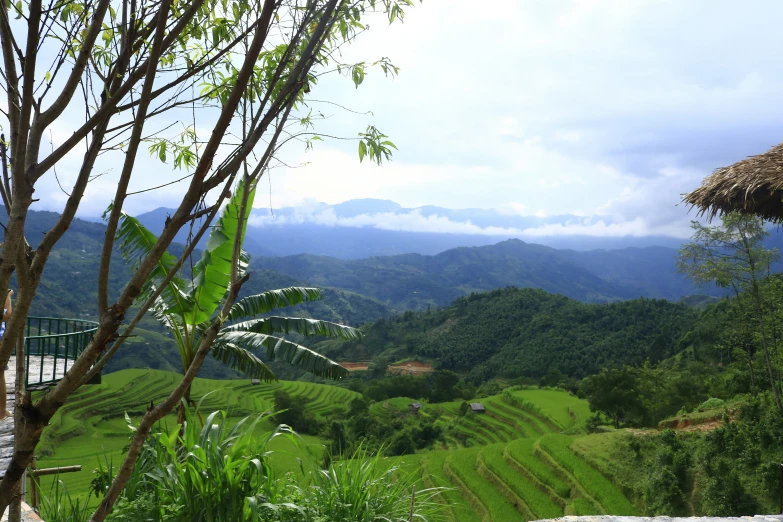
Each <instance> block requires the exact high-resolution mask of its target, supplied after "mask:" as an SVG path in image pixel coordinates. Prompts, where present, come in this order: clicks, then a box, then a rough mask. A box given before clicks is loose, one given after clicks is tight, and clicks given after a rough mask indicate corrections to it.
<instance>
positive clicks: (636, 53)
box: [39, 0, 783, 237]
mask: <svg viewBox="0 0 783 522" xmlns="http://www.w3.org/2000/svg"><path fill="white" fill-rule="evenodd" d="M782 16H783V4H781V3H779V2H774V1H772V0H769V1H747V2H742V3H737V2H735V1H729V0H726V1H716V0H712V1H709V2H707V1H700V0H689V1H688V2H682V1H681V0H675V1H667V0H655V1H642V0H638V1H637V0H596V1H588V0H585V1H576V0H575V1H566V0H559V1H555V2H553V1H545V0H518V1H512V0H493V1H492V2H475V1H470V0H424V2H423V3H418V2H417V3H416V5H415V7H414V8H412V9H411V10H410V11H409V12H408V15H407V16H406V18H405V23H404V24H394V25H393V26H390V27H389V26H388V25H387V24H386V23H385V21H384V20H383V19H381V18H377V20H372V21H371V23H370V30H369V31H368V32H367V33H366V34H363V35H361V36H360V38H359V39H358V41H357V43H356V44H355V45H353V46H350V47H349V48H347V49H346V51H345V53H344V56H343V60H344V61H346V62H349V61H354V60H368V61H372V60H374V59H378V58H380V57H383V56H387V57H389V58H390V59H391V61H392V62H393V63H394V64H396V65H398V66H399V67H400V74H399V76H398V77H396V78H393V79H391V78H386V77H384V75H383V73H381V72H380V71H379V70H371V71H369V72H368V75H367V77H366V80H365V82H364V83H363V84H362V85H361V86H360V87H359V88H358V89H355V88H354V86H353V84H352V83H351V82H350V80H348V79H347V78H341V77H337V76H334V77H326V78H324V79H323V80H322V81H321V82H320V83H319V84H318V86H317V88H316V89H314V90H313V92H312V96H313V97H314V98H316V99H318V100H326V101H329V102H333V103H336V104H339V105H342V106H344V107H347V108H349V109H351V110H352V111H357V112H359V113H364V114H356V113H353V112H348V111H345V110H342V109H340V108H339V107H337V106H336V105H332V104H328V103H323V102H315V101H314V102H312V104H311V106H312V107H313V109H314V110H316V111H322V112H323V113H324V114H326V115H327V116H329V118H328V119H327V120H326V121H325V122H323V123H322V124H319V125H320V126H319V127H318V132H323V133H324V134H330V135H336V136H343V137H355V136H356V135H357V133H358V132H359V131H361V130H363V129H364V128H365V126H366V125H368V124H372V125H375V126H377V127H378V128H379V129H380V130H381V131H383V132H384V133H386V134H387V135H389V137H390V139H391V140H392V141H393V142H394V143H395V144H396V145H397V147H398V148H399V151H397V152H396V153H395V155H394V159H393V161H391V162H388V163H386V164H384V165H383V166H382V167H378V166H374V165H370V164H368V162H367V161H365V162H364V163H361V164H360V163H359V160H358V156H357V152H356V142H355V141H341V140H329V139H327V140H325V141H323V142H318V143H316V146H315V148H314V149H313V150H311V151H305V150H304V147H303V146H302V145H301V144H299V143H294V144H292V146H291V147H288V148H287V149H286V150H285V151H284V152H283V157H282V159H284V161H285V163H286V164H287V165H289V166H290V167H286V168H276V169H274V170H273V171H272V172H271V174H270V176H269V178H268V179H267V180H266V182H265V183H266V184H265V185H264V186H263V190H262V191H260V192H259V195H258V197H257V199H256V205H257V206H270V205H271V206H273V207H276V208H277V207H282V206H294V205H307V204H312V202H314V201H320V202H326V203H331V204H334V203H339V202H342V201H346V200H349V199H354V198H381V199H388V200H393V201H396V202H398V203H400V204H402V205H403V206H406V207H416V206H421V205H437V206H442V207H446V208H474V207H478V208H485V209H497V210H498V211H500V212H505V213H512V214H520V215H556V214H574V215H578V216H607V218H608V219H607V223H610V224H608V225H607V224H601V225H600V226H597V225H596V224H595V221H594V220H590V223H591V224H590V225H585V224H581V223H580V222H576V223H575V224H573V225H572V226H573V227H574V228H575V230H568V231H565V232H569V233H570V232H574V231H576V232H577V233H579V232H582V233H589V234H596V235H623V234H631V235H675V236H682V237H684V236H686V235H688V224H689V220H690V219H693V218H694V217H695V214H694V213H693V212H691V213H688V209H687V208H686V207H684V206H683V205H682V204H680V205H678V203H679V202H680V199H681V195H682V194H683V193H685V192H687V191H690V190H692V189H694V188H696V187H697V186H698V185H699V184H700V182H701V180H702V179H703V178H704V177H705V176H706V175H708V174H709V173H710V172H711V171H712V170H713V169H715V168H718V167H722V166H725V165H728V164H731V163H734V162H735V161H738V160H740V159H742V158H744V157H746V156H748V155H752V154H759V153H762V152H764V151H766V150H767V149H768V148H770V147H771V146H773V145H775V144H777V143H779V142H780V141H783V104H781V103H780V99H781V95H782V94H783V68H781V67H777V66H776V64H777V63H778V61H779V60H778V59H777V58H778V54H779V48H780V43H779V41H778V40H779V39H778V38H777V34H778V32H779V28H778V27H777V25H778V21H779V20H780V19H781V17H782ZM367 111H372V114H368V113H366V112H367ZM63 132H64V131H63ZM56 134H57V133H56V132H55V135H54V140H55V141H57V136H56ZM138 167H139V169H140V170H142V171H144V172H143V173H142V175H140V176H139V178H138V179H137V181H136V182H135V183H136V184H137V188H141V187H143V186H145V183H146V184H148V185H151V184H154V182H155V180H158V179H161V178H162V177H166V176H170V177H171V178H172V179H173V178H174V177H176V173H169V172H161V169H163V168H164V167H161V166H160V165H159V164H154V163H153V162H152V160H149V159H147V158H143V159H142V160H140V163H139V166H138ZM65 170H67V169H65ZM107 172H108V173H107V175H106V176H104V178H103V179H102V180H99V183H96V185H95V187H94V188H91V189H90V190H91V193H90V197H89V198H87V200H86V201H85V204H84V205H83V208H82V209H81V210H80V214H82V215H98V214H100V212H101V211H102V210H103V208H105V206H106V204H108V200H106V197H107V196H106V195H107V194H110V190H111V188H112V183H113V181H112V177H113V173H112V169H111V166H108V167H107ZM62 175H63V176H64V177H67V176H68V173H67V172H62ZM175 189H176V187H174V188H172V189H170V190H171V192H167V191H161V192H159V193H154V194H148V195H145V196H143V197H142V196H139V197H135V198H131V200H129V201H128V208H129V210H130V211H131V212H134V213H139V212H143V211H145V210H151V209H153V208H156V207H159V206H172V203H171V198H172V197H175V194H176V190H175ZM47 191H48V192H49V194H50V196H51V197H46V194H47ZM39 192H43V193H44V196H45V197H44V198H42V202H41V205H42V206H43V207H46V206H50V207H53V208H54V207H56V206H57V205H58V203H57V201H62V200H63V198H64V197H65V196H64V195H63V194H62V193H60V195H59V196H57V193H58V190H57V186H56V184H54V183H49V184H48V185H47V186H46V187H45V188H43V189H42V190H41V191H39ZM109 197H110V196H109ZM58 198H59V199H58ZM49 202H51V203H49ZM609 218H610V219H609ZM411 226H414V227H415V225H411ZM586 227H588V228H586ZM576 229H578V230H576ZM559 232H564V231H563V230H560V231H559ZM554 233H558V231H555V232H554Z"/></svg>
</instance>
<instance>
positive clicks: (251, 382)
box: [250, 379, 261, 384]
mask: <svg viewBox="0 0 783 522" xmlns="http://www.w3.org/2000/svg"><path fill="white" fill-rule="evenodd" d="M250 384H261V381H260V380H259V379H250Z"/></svg>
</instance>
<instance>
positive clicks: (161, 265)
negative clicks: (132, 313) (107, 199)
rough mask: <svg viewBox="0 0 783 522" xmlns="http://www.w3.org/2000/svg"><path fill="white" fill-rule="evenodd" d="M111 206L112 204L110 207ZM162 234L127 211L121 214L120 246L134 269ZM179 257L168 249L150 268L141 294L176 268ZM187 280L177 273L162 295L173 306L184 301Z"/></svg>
mask: <svg viewBox="0 0 783 522" xmlns="http://www.w3.org/2000/svg"><path fill="white" fill-rule="evenodd" d="M110 208H111V207H110ZM157 241H158V238H157V237H156V236H155V234H153V233H152V232H150V231H149V230H148V229H147V228H146V227H145V226H144V225H142V224H141V222H140V221H139V220H138V219H136V218H135V217H133V216H129V215H128V214H126V213H125V212H122V213H121V214H120V220H119V223H118V227H117V249H118V250H119V251H120V254H121V255H122V257H123V259H125V260H126V261H128V262H129V263H130V266H131V270H136V269H137V268H138V266H139V263H141V261H142V260H143V259H144V258H145V257H147V254H149V253H150V251H151V250H152V247H153V246H155V243H157ZM176 263H177V258H176V257H174V256H173V255H171V254H170V253H168V252H164V253H163V255H162V256H160V259H159V260H158V262H157V264H156V265H155V268H154V269H153V270H152V272H150V275H149V277H148V278H147V282H146V284H145V287H144V288H143V289H142V293H141V294H140V295H146V294H147V293H148V292H149V291H150V287H151V285H153V284H155V283H156V282H159V281H162V280H163V279H164V278H165V277H166V276H167V275H168V274H169V273H171V271H172V270H173V269H174V265H175V264H176ZM184 287H185V282H184V281H183V280H182V279H181V278H180V277H177V276H174V277H173V278H172V279H171V281H170V282H169V284H168V285H166V288H165V289H164V290H163V292H162V293H161V295H162V296H163V299H164V301H165V302H166V305H167V306H168V307H169V308H172V307H178V306H179V305H180V303H181V302H182V297H183V295H184V294H183V293H182V289H183V288H184Z"/></svg>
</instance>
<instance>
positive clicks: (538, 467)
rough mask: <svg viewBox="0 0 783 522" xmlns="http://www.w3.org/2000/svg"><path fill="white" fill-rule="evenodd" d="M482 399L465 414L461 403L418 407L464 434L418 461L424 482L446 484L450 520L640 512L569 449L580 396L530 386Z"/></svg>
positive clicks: (583, 408)
mask: <svg viewBox="0 0 783 522" xmlns="http://www.w3.org/2000/svg"><path fill="white" fill-rule="evenodd" d="M481 402H482V404H484V406H485V408H486V413H484V414H473V413H468V414H466V415H465V416H463V417H460V416H459V407H460V404H461V403H460V402H450V403H442V404H431V405H424V408H423V410H422V414H424V415H426V414H428V413H432V412H435V411H437V412H438V413H439V414H440V416H441V418H442V419H443V420H444V422H446V423H447V424H448V425H449V426H452V427H453V429H454V430H455V431H456V432H457V433H458V434H461V435H462V438H463V439H464V443H463V442H460V441H458V440H451V441H449V446H450V447H449V450H448V451H433V452H430V453H427V454H425V455H424V457H423V458H422V460H421V474H422V483H423V485H424V486H426V487H432V486H445V487H447V488H450V489H448V490H446V491H444V492H443V493H442V494H441V497H442V500H443V502H444V504H445V505H447V506H448V511H447V515H448V516H449V517H450V519H451V520H453V521H459V522H461V521H463V520H465V521H471V522H473V521H481V522H487V521H517V520H518V521H524V520H536V519H544V518H557V517H561V516H563V515H588V514H618V515H619V514H622V515H635V514H638V513H637V512H636V510H635V509H634V507H633V505H632V504H631V503H630V502H629V501H628V499H627V498H625V496H624V495H623V494H622V492H621V491H620V489H619V488H617V487H615V486H614V485H613V484H612V483H611V481H609V480H608V479H607V478H606V477H604V476H603V475H602V474H601V473H600V472H599V471H598V470H596V469H595V468H593V467H591V466H590V465H589V464H588V463H587V462H586V461H585V460H584V459H582V457H580V456H579V455H578V454H577V453H575V452H574V450H572V449H571V444H572V443H573V442H574V441H575V440H578V439H579V437H580V436H583V435H581V434H583V433H584V424H585V422H586V420H587V418H588V417H589V415H590V411H589V408H588V407H587V404H586V403H585V402H584V401H582V400H580V399H577V398H576V397H573V396H571V395H568V394H567V393H565V392H562V391H556V390H535V389H533V390H517V391H515V392H512V397H508V395H506V396H503V395H497V396H494V397H489V398H485V399H481ZM562 432H567V433H569V434H571V433H576V434H580V435H576V436H573V435H570V436H569V435H563V434H562ZM593 437H594V436H593ZM458 438H459V437H458ZM465 446H468V447H465Z"/></svg>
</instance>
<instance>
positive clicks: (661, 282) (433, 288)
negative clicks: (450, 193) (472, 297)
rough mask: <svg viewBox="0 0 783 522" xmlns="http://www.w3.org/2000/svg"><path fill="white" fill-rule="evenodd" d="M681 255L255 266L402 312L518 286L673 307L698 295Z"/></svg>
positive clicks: (471, 250)
mask: <svg viewBox="0 0 783 522" xmlns="http://www.w3.org/2000/svg"><path fill="white" fill-rule="evenodd" d="M675 256H676V250H674V249H671V248H666V247H647V248H626V249H621V250H593V251H589V252H579V251H576V250H556V249H554V248H550V247H547V246H543V245H536V244H530V243H525V242H523V241H520V240H518V239H510V240H506V241H502V242H500V243H497V244H495V245H489V246H482V247H460V248H455V249H451V250H447V251H445V252H441V253H440V254H436V255H434V256H425V255H421V254H404V255H398V256H385V257H371V258H368V259H354V260H343V259H337V258H333V257H326V256H315V255H309V254H303V255H296V256H286V257H256V258H254V259H253V261H252V265H251V266H253V267H256V268H263V269H268V270H272V271H274V272H280V273H284V274H287V275H289V276H291V277H293V278H295V279H297V280H300V281H305V282H307V283H310V284H313V285H316V286H327V287H336V288H342V289H345V290H349V291H351V292H355V293H358V294H362V295H365V296H368V297H372V298H374V299H377V300H379V301H382V302H385V303H387V304H388V305H390V306H392V307H394V308H397V309H408V310H418V309H424V308H427V307H428V306H445V305H448V304H449V303H451V302H452V301H453V300H454V299H456V298H457V297H460V296H462V295H467V294H470V293H471V292H480V291H486V290H492V289H495V288H502V287H506V286H516V287H520V288H540V289H542V290H545V291H547V292H550V293H555V294H562V295H565V296H567V297H571V298H573V299H577V300H580V301H585V302H612V301H620V300H625V299H635V298H637V297H652V298H661V299H669V300H672V301H676V300H679V299H681V298H682V297H685V296H687V295H691V294H696V293H707V294H713V295H714V294H715V291H714V289H710V288H708V289H699V288H696V287H694V286H693V285H692V284H691V282H690V281H688V280H687V279H686V278H685V277H683V276H682V275H680V274H678V273H677V271H676V269H675Z"/></svg>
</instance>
